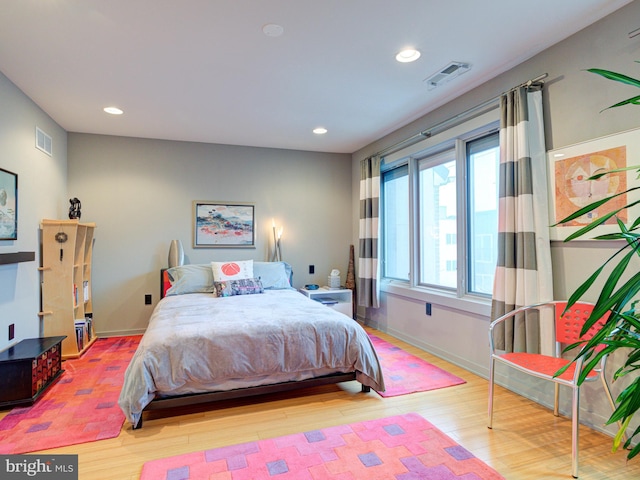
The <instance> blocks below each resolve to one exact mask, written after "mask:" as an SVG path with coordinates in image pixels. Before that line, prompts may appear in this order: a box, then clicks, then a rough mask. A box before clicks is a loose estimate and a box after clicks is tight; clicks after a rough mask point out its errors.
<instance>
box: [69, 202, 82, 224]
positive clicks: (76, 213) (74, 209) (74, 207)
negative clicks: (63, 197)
mask: <svg viewBox="0 0 640 480" xmlns="http://www.w3.org/2000/svg"><path fill="white" fill-rule="evenodd" d="M69 203H70V204H71V206H70V207H69V218H70V219H72V220H73V219H74V218H77V219H79V218H80V215H81V214H82V213H81V212H80V209H81V208H82V205H81V204H80V200H78V199H77V198H76V197H73V198H70V199H69Z"/></svg>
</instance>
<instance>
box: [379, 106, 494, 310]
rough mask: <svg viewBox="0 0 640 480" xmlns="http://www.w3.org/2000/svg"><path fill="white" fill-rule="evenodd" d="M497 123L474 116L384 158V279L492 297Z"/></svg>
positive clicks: (461, 293)
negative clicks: (448, 129) (465, 121)
mask: <svg viewBox="0 0 640 480" xmlns="http://www.w3.org/2000/svg"><path fill="white" fill-rule="evenodd" d="M489 118H491V117H489ZM479 122H483V123H482V125H478V123H479ZM497 127H498V122H497V121H496V120H495V116H494V117H493V118H491V120H490V121H487V120H486V118H483V119H475V120H474V121H470V122H468V125H458V126H457V127H456V128H452V129H451V130H450V131H446V132H442V133H440V134H438V135H437V136H436V137H433V138H430V139H428V141H426V140H425V141H423V142H421V143H420V144H418V145H414V146H413V147H408V148H407V149H405V150H404V151H401V152H398V153H396V154H394V155H392V156H389V157H385V158H384V162H383V167H382V191H381V202H382V203H381V221H382V228H381V245H382V248H381V261H382V266H383V268H382V274H383V277H384V278H386V279H388V280H399V281H402V282H407V283H408V284H409V286H411V287H426V288H430V289H436V290H441V291H443V292H449V293H454V294H455V295H456V296H458V297H463V296H465V295H468V294H472V295H481V296H490V295H491V292H492V289H493V277H494V272H495V267H496V259H497V243H498V242H497V238H498V172H499V150H500V149H499V147H500V145H499V134H498V132H497Z"/></svg>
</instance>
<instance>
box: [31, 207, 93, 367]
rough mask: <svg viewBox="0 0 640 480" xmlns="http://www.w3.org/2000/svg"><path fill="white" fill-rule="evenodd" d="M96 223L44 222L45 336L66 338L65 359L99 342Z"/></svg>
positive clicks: (43, 308)
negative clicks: (94, 296) (94, 271)
mask: <svg viewBox="0 0 640 480" xmlns="http://www.w3.org/2000/svg"><path fill="white" fill-rule="evenodd" d="M95 228H96V226H95V224H94V223H80V222H79V221H78V220H42V224H41V230H42V266H41V267H40V270H41V272H42V289H41V291H42V311H41V312H40V315H41V316H42V320H43V331H44V335H45V336H57V335H64V336H66V337H67V338H65V339H64V341H63V342H62V358H63V359H66V358H77V357H79V356H80V355H82V353H83V352H84V351H85V350H86V349H87V348H89V347H90V346H91V344H92V343H93V342H94V341H95V340H96V336H95V333H94V329H93V307H92V294H91V262H92V256H93V235H94V230H95Z"/></svg>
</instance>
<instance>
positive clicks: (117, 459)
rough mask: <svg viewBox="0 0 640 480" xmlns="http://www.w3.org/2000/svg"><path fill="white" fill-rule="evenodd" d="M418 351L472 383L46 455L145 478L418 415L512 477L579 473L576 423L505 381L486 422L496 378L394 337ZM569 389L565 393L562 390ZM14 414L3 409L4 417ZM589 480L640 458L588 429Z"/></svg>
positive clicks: (204, 415)
mask: <svg viewBox="0 0 640 480" xmlns="http://www.w3.org/2000/svg"><path fill="white" fill-rule="evenodd" d="M375 333H376V335H378V336H380V337H381V338H383V339H385V340H387V341H390V342H392V343H394V344H396V345H398V346H400V347H402V348H404V349H406V350H407V351H409V352H411V353H413V354H414V355H416V356H419V357H421V358H424V359H425V360H427V361H429V362H431V363H434V364H435V365H438V366H440V367H442V368H444V369H446V370H448V371H449V372H451V373H453V374H455V375H458V376H460V377H462V378H464V379H465V380H466V381H467V383H466V384H464V385H459V386H454V387H449V388H444V389H440V390H435V391H431V392H423V393H415V394H411V395H404V396H399V397H392V398H381V397H380V396H379V395H377V394H376V393H375V392H373V391H372V392H371V393H368V394H363V393H360V387H359V384H358V383H357V382H348V383H343V384H340V385H327V386H324V387H318V388H313V389H305V390H299V391H295V392H288V393H283V394H276V395H268V396H263V397H259V398H258V397H256V398H253V399H243V400H240V401H238V400H234V401H225V402H220V403H217V404H215V405H212V404H209V405H207V406H200V407H190V408H189V409H182V410H180V411H178V410H173V411H165V412H164V417H161V416H160V412H148V413H146V414H145V423H144V427H143V428H142V429H141V430H136V431H133V430H131V427H130V426H129V425H128V424H125V425H124V426H123V429H122V432H121V433H120V435H119V436H118V437H117V438H114V439H109V440H102V441H99V442H92V443H86V444H81V445H72V446H69V447H64V448H57V449H52V450H47V451H45V452H39V453H59V454H63V453H64V454H78V455H79V472H80V475H79V477H80V480H92V479H100V480H102V479H105V480H106V479H109V480H110V479H120V480H124V479H138V478H139V475H140V472H141V470H142V465H143V464H144V462H146V461H148V460H152V459H156V458H162V457H167V456H171V455H179V454H182V453H188V452H194V451H199V450H204V449H209V448H214V447H219V446H224V445H231V444H235V443H241V442H248V441H254V440H259V439H263V438H271V437H277V436H281V435H286V434H290V433H297V432H303V431H307V430H313V429H317V428H323V427H328V426H332V425H340V424H345V423H351V422H357V421H363V420H369V419H375V418H382V417H387V416H391V415H399V414H403V413H409V412H416V413H418V414H420V415H422V416H423V417H424V418H426V419H427V420H429V421H430V422H431V423H433V424H434V425H435V426H436V427H438V428H439V429H440V430H442V431H443V432H445V433H446V434H448V435H449V436H451V437H452V438H453V439H454V440H456V441H457V442H458V443H459V444H461V445H462V446H464V447H465V448H466V449H468V450H470V451H471V452H472V453H473V454H474V455H476V456H477V457H478V458H480V459H482V460H484V461H485V462H486V463H488V464H489V465H491V466H492V467H493V468H495V469H496V470H498V471H499V472H500V473H501V474H502V475H503V476H504V477H505V478H507V479H523V480H524V479H527V480H528V479H531V480H534V479H535V480H538V479H545V480H550V479H571V478H572V477H571V475H570V472H571V457H570V454H571V431H570V429H571V422H570V420H569V419H567V418H564V417H559V418H556V417H554V416H553V413H552V412H551V411H550V410H548V409H546V408H544V407H542V406H540V405H538V404H536V403H533V402H531V401H529V400H527V399H525V398H523V397H520V396H518V395H515V394H513V393H511V392H509V391H508V390H505V389H503V388H500V387H498V388H497V390H496V396H495V403H494V407H495V411H494V428H493V429H492V430H489V429H488V428H487V427H486V420H487V381H486V380H485V379H483V378H480V377H478V376H476V375H473V374H471V373H469V372H467V371H466V370H463V369H461V368H459V367H456V366H455V365H451V364H449V363H447V362H445V361H443V360H441V359H439V358H437V357H434V356H432V355H429V354H427V353H425V352H423V351H422V350H420V349H417V348H414V347H412V346H410V345H407V344H406V343H404V342H401V341H399V340H397V339H395V338H393V337H390V336H388V335H385V334H384V333H381V332H377V331H376V332H375ZM563 393H565V394H566V392H563ZM6 413H8V411H1V412H0V417H2V416H4V415H6ZM580 448H581V451H580V478H581V479H583V480H595V479H638V478H640V458H636V459H634V460H632V461H631V462H629V463H627V461H626V455H625V452H622V451H619V452H616V453H611V438H610V437H608V436H606V435H603V434H601V433H598V432H596V431H594V430H591V429H589V428H587V427H585V426H581V429H580Z"/></svg>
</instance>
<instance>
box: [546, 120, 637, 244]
mask: <svg viewBox="0 0 640 480" xmlns="http://www.w3.org/2000/svg"><path fill="white" fill-rule="evenodd" d="M547 161H548V165H549V184H550V188H549V194H550V196H551V201H550V202H549V205H550V212H549V220H550V221H551V223H552V225H555V224H556V223H557V222H558V221H560V220H562V219H563V218H565V217H567V216H568V215H570V214H572V213H573V212H575V211H576V210H578V209H580V208H582V207H584V206H586V205H588V204H590V203H592V202H595V201H597V200H600V199H602V198H605V197H608V196H611V195H614V194H616V193H619V192H623V191H625V190H627V189H629V188H631V187H634V186H640V181H639V180H638V178H637V176H638V174H637V172H636V170H635V169H631V170H628V171H626V172H618V173H613V174H611V175H605V176H604V177H601V178H600V179H598V180H588V178H589V177H591V176H592V175H595V174H597V173H599V172H602V171H606V170H613V169H617V168H625V167H628V166H634V165H638V166H639V168H640V129H635V130H628V131H626V132H622V133H617V134H614V135H608V136H606V137H601V138H597V139H594V140H590V141H587V142H583V143H578V144H575V145H570V146H568V147H564V148H559V149H556V150H550V151H549V152H548V154H547ZM628 200H629V199H628V195H627V194H624V195H620V196H619V197H617V198H615V199H613V200H610V201H609V202H607V203H606V204H605V205H603V206H601V207H599V208H597V209H595V210H593V211H591V212H589V213H588V214H587V215H584V216H583V217H580V218H577V219H575V220H573V221H571V222H569V223H565V224H562V225H557V226H552V227H551V229H550V239H551V240H564V239H566V238H567V237H568V236H569V235H571V234H572V233H574V232H576V231H577V230H579V229H580V228H582V227H584V226H585V225H588V224H589V223H591V222H593V221H594V220H596V219H597V218H599V217H600V216H602V215H604V214H606V213H608V212H610V211H611V210H613V209H615V208H618V207H622V206H624V205H626V204H627V203H628ZM638 208H640V207H634V208H633V209H632V211H631V212H628V211H626V210H623V211H621V212H620V213H619V214H618V218H619V219H620V220H622V221H623V222H624V223H625V224H628V223H629V222H630V219H635V218H636V217H637V216H638V214H639V213H640V210H638ZM616 223H617V222H616V219H615V217H612V218H611V219H609V220H608V221H607V222H606V223H605V224H603V225H600V226H599V227H597V228H595V229H594V230H593V231H592V232H591V234H590V235H587V236H585V237H584V238H583V237H580V240H589V239H592V238H593V237H596V236H598V235H602V234H604V233H611V232H616V231H619V229H618V226H617V224H616Z"/></svg>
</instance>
